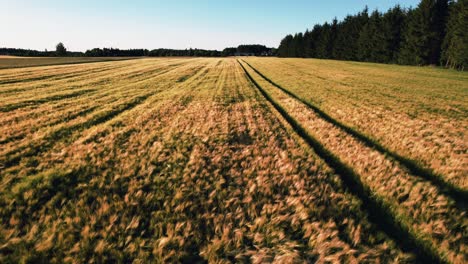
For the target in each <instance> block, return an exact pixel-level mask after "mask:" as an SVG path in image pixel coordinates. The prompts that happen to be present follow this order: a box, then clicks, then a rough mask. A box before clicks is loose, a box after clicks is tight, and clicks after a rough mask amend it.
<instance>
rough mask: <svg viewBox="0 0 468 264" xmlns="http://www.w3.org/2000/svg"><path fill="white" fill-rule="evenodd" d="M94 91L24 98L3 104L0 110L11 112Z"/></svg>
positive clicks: (93, 90) (87, 90)
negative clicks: (33, 98) (23, 99)
mask: <svg viewBox="0 0 468 264" xmlns="http://www.w3.org/2000/svg"><path fill="white" fill-rule="evenodd" d="M96 91H97V89H86V90H78V91H76V92H72V93H66V94H57V95H53V96H49V97H43V98H40V99H35V100H26V101H22V102H19V103H14V104H7V105H4V106H1V107H0V112H11V111H14V110H16V109H19V108H23V107H27V106H31V105H37V104H43V103H47V102H52V101H60V100H62V99H70V98H73V97H79V96H81V95H85V94H92V93H94V92H96Z"/></svg>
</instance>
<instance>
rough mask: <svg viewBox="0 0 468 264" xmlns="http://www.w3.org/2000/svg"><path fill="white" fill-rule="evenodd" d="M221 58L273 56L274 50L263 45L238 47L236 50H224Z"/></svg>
mask: <svg viewBox="0 0 468 264" xmlns="http://www.w3.org/2000/svg"><path fill="white" fill-rule="evenodd" d="M222 53H223V56H274V55H276V49H275V48H267V47H266V46H265V45H258V44H255V45H239V46H238V47H237V48H225V49H224V50H223V52H222Z"/></svg>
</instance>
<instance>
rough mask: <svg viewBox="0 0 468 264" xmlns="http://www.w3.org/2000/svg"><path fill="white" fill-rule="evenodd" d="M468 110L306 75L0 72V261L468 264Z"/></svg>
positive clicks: (396, 88) (466, 81) (441, 85)
mask: <svg viewBox="0 0 468 264" xmlns="http://www.w3.org/2000/svg"><path fill="white" fill-rule="evenodd" d="M467 96H468V75H467V74H466V73H463V72H456V71H448V70H442V69H436V68H417V67H401V66H391V65H379V64H364V63H352V62H337V61H325V60H310V59H307V60H305V59H278V58H253V57H244V58H164V59H162V58H151V59H140V60H126V61H112V62H97V63H86V64H74V65H60V66H42V67H33V68H16V69H3V70H0V99H1V100H0V262H2V263H17V262H23V263H50V262H52V263H64V262H65V263H87V262H95V263H102V262H117V263H123V262H124V263H127V262H136V263H147V262H156V263H166V262H169V263H173V262H185V263H197V262H202V263H203V262H210V263H211V262H214V263H230V262H252V263H270V262H276V263H303V262H308V263H310V262H312V263H313V262H317V263H466V262H468V250H467V245H466V244H467V241H468V229H467V228H468V221H467V217H466V200H467V195H466V194H467V188H468V182H467V179H466V176H467V170H466V168H467V160H468V154H467V145H466V144H467V143H466V142H468V140H467V136H466V128H467V127H468V119H467V112H468V100H467Z"/></svg>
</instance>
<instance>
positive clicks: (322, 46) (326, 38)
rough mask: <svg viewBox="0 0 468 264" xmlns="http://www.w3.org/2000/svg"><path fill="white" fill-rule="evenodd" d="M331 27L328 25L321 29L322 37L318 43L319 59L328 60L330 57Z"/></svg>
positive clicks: (319, 37)
mask: <svg viewBox="0 0 468 264" xmlns="http://www.w3.org/2000/svg"><path fill="white" fill-rule="evenodd" d="M330 33H331V26H330V24H328V23H325V24H323V26H322V27H321V29H320V35H319V36H318V38H317V41H316V52H317V58H319V59H328V58H330V57H329V44H330Z"/></svg>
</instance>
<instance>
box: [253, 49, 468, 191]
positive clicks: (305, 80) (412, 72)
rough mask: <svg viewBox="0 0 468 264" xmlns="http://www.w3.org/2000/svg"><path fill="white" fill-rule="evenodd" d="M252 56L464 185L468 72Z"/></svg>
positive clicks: (282, 79)
mask: <svg viewBox="0 0 468 264" xmlns="http://www.w3.org/2000/svg"><path fill="white" fill-rule="evenodd" d="M247 62H248V63H249V64H251V65H252V66H253V67H255V68H256V69H258V70H259V71H260V72H262V73H263V74H264V75H265V76H267V77H268V78H270V79H272V80H273V81H275V82H276V83H278V84H279V85H281V86H283V87H286V88H287V89H289V90H290V91H291V92H293V93H295V94H297V95H298V96H299V97H301V98H303V99H304V100H306V101H309V102H311V103H312V104H314V105H316V106H318V107H320V108H321V109H322V110H323V111H325V112H327V113H328V114H329V115H330V116H332V117H333V118H335V119H337V120H339V121H341V122H343V123H344V124H346V125H348V126H350V127H353V128H355V129H357V130H358V131H361V132H362V133H364V134H366V135H368V136H369V137H371V138H373V139H375V140H377V141H378V142H380V143H381V144H382V145H384V146H386V147H387V148H388V149H390V150H392V151H395V152H397V153H399V154H400V155H402V156H405V157H408V158H410V159H413V160H416V161H417V162H419V163H420V164H421V166H423V167H427V168H430V169H432V170H434V171H435V172H436V173H439V174H440V175H443V177H444V179H445V180H446V181H448V182H449V183H450V184H453V185H456V186H460V188H462V189H464V190H468V180H467V177H466V173H467V170H466V168H467V166H468V163H467V161H468V153H467V149H468V146H467V144H466V142H468V137H467V134H466V127H467V126H468V120H467V119H466V117H467V113H468V104H467V102H468V75H467V74H466V73H463V72H456V71H447V70H442V69H434V68H418V67H402V66H392V65H380V64H366V63H352V62H339V61H326V60H312V59H310V60H309V59H307V60H305V59H261V58H249V59H248V60H247Z"/></svg>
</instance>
